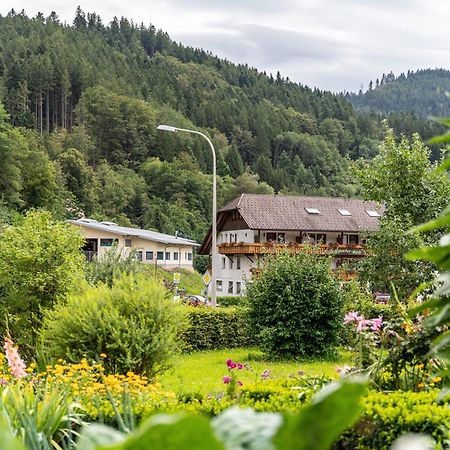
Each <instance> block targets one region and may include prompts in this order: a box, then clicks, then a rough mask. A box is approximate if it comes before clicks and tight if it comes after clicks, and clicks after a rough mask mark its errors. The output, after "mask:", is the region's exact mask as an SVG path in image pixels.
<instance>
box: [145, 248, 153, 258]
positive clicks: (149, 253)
mask: <svg viewBox="0 0 450 450" xmlns="http://www.w3.org/2000/svg"><path fill="white" fill-rule="evenodd" d="M145 259H146V260H147V261H152V260H153V252H151V251H148V250H147V251H146V252H145Z"/></svg>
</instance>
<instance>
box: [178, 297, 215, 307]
mask: <svg viewBox="0 0 450 450" xmlns="http://www.w3.org/2000/svg"><path fill="white" fill-rule="evenodd" d="M183 303H186V304H187V305H189V306H210V305H211V302H210V301H209V299H208V298H207V297H205V296H204V295H192V294H191V295H186V296H185V297H184V299H183Z"/></svg>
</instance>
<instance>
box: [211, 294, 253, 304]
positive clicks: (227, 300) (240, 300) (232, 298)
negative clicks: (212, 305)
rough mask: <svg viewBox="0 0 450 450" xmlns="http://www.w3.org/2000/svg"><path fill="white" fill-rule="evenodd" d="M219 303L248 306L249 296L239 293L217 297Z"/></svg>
mask: <svg viewBox="0 0 450 450" xmlns="http://www.w3.org/2000/svg"><path fill="white" fill-rule="evenodd" d="M217 303H218V304H219V305H220V306H246V305H247V297H243V296H239V295H229V296H227V297H217Z"/></svg>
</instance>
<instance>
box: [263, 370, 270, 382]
mask: <svg viewBox="0 0 450 450" xmlns="http://www.w3.org/2000/svg"><path fill="white" fill-rule="evenodd" d="M269 377H270V370H269V369H266V370H265V371H264V372H263V373H262V374H261V378H262V379H263V380H267V378H269Z"/></svg>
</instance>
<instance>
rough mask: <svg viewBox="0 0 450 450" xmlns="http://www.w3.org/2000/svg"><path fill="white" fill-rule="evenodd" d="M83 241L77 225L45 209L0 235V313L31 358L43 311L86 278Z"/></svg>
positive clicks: (27, 216)
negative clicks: (57, 219) (57, 218)
mask: <svg viewBox="0 0 450 450" xmlns="http://www.w3.org/2000/svg"><path fill="white" fill-rule="evenodd" d="M82 244H83V238H82V236H81V234H80V232H79V230H78V229H76V228H75V227H72V226H71V225H68V224H66V223H63V222H58V221H55V220H53V218H52V215H51V214H50V213H49V212H46V211H30V212H28V213H27V215H26V216H25V217H24V218H21V220H20V221H19V222H18V223H16V224H15V225H14V226H9V227H5V229H4V230H3V231H2V232H1V233H0V292H1V297H2V301H1V303H0V317H1V320H2V322H3V319H4V318H5V316H6V317H7V319H8V328H9V331H10V332H11V333H12V334H13V335H14V337H15V339H16V340H17V341H18V343H19V344H20V347H21V349H22V352H23V353H24V354H25V355H26V356H28V357H33V356H34V343H35V341H36V330H37V329H38V328H39V327H40V324H41V319H42V309H45V308H51V307H52V305H53V304H54V302H56V301H57V300H58V299H60V298H62V297H63V296H64V295H65V294H66V293H67V292H69V291H71V290H72V289H74V288H75V286H76V285H77V284H79V282H80V279H82V278H83V270H82V269H83V255H82V254H81V252H80V248H81V246H82ZM0 332H1V334H4V333H5V328H3V327H2V329H0Z"/></svg>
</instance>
